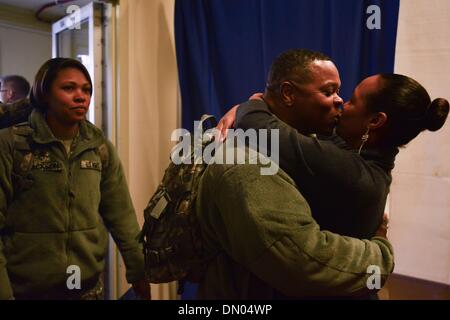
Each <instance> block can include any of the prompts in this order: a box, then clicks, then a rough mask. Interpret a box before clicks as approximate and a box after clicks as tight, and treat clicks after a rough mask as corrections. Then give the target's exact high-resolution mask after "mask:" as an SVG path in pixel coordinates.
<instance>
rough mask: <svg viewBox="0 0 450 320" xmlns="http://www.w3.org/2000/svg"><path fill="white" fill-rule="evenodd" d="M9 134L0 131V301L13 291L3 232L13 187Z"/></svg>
mask: <svg viewBox="0 0 450 320" xmlns="http://www.w3.org/2000/svg"><path fill="white" fill-rule="evenodd" d="M8 131H9V130H8ZM7 133H8V132H7V131H5V130H1V131H0V300H4V299H12V298H13V291H12V287H11V283H10V280H9V277H8V270H7V268H6V265H7V260H6V257H5V255H4V249H5V244H4V243H3V240H2V232H4V231H5V227H6V226H5V224H6V210H7V207H8V199H11V198H12V194H13V187H12V183H11V177H10V175H11V171H12V162H13V160H12V151H11V145H10V143H8V140H10V141H12V138H11V139H8V136H9V135H8V134H7Z"/></svg>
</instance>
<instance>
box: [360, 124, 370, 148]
mask: <svg viewBox="0 0 450 320" xmlns="http://www.w3.org/2000/svg"><path fill="white" fill-rule="evenodd" d="M369 131H370V129H369V127H367V130H366V133H365V134H363V135H362V137H361V145H360V146H359V150H358V154H361V150H362V148H363V146H364V144H365V143H366V142H367V140H369Z"/></svg>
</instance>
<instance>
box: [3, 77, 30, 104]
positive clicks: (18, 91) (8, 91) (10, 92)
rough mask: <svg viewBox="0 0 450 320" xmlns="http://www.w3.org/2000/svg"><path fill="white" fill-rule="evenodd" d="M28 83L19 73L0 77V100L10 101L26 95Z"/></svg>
mask: <svg viewBox="0 0 450 320" xmlns="http://www.w3.org/2000/svg"><path fill="white" fill-rule="evenodd" d="M29 93H30V84H29V83H28V81H27V79H25V78H24V77H22V76H19V75H9V76H4V77H2V78H0V102H2V103H12V102H14V101H17V100H20V99H23V98H26V97H28V94H29Z"/></svg>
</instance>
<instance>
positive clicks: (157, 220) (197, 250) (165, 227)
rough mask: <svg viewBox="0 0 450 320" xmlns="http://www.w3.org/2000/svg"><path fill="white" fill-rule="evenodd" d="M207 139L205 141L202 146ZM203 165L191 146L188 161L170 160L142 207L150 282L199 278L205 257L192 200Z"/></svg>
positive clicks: (205, 264)
mask: <svg viewBox="0 0 450 320" xmlns="http://www.w3.org/2000/svg"><path fill="white" fill-rule="evenodd" d="M209 117H210V116H204V117H203V118H202V120H203V121H205V120H207V119H210V118H209ZM210 142H211V140H210V141H204V142H203V146H202V147H203V148H205V147H206V145H208V144H209V143H210ZM206 167H207V164H205V163H195V161H194V148H192V152H191V164H178V165H176V164H174V163H173V162H172V163H171V164H170V165H169V166H168V168H167V169H166V171H165V174H164V177H163V180H162V182H161V184H160V185H159V187H158V189H157V190H156V192H155V193H154V195H153V196H152V198H151V199H150V201H149V203H148V205H147V208H146V209H145V210H144V218H145V222H144V226H143V229H142V231H141V241H142V242H143V244H144V256H145V271H146V277H147V280H148V281H149V282H151V283H166V282H171V281H174V280H183V281H184V280H188V281H191V282H198V281H200V278H201V276H202V275H203V273H204V270H205V267H206V266H207V261H208V257H207V256H206V255H205V251H204V249H203V241H202V238H201V236H200V229H199V225H198V222H197V215H196V212H195V200H196V198H197V193H198V186H199V182H200V179H201V176H202V174H203V172H204V171H205V169H206Z"/></svg>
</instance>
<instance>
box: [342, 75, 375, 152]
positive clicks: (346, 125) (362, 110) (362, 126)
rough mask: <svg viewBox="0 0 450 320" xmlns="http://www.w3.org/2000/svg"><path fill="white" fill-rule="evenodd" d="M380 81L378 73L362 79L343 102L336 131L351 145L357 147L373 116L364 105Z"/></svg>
mask: <svg viewBox="0 0 450 320" xmlns="http://www.w3.org/2000/svg"><path fill="white" fill-rule="evenodd" d="M380 81H381V80H380V77H379V76H378V75H375V76H371V77H368V78H366V79H364V80H363V81H361V83H360V84H359V85H358V86H357V87H356V88H355V90H354V91H353V95H352V97H351V99H350V101H347V102H346V103H345V104H344V108H343V110H342V115H341V118H340V119H339V122H338V125H337V127H336V133H337V134H338V135H339V136H341V138H343V139H344V140H345V141H346V142H347V144H348V145H349V146H351V147H354V148H358V147H359V146H360V145H361V137H362V136H363V135H364V134H365V133H366V130H367V127H368V125H369V123H370V120H371V119H372V117H373V113H372V112H370V111H369V110H368V109H367V107H366V99H367V97H368V96H369V95H371V94H373V93H375V92H377V91H378V88H379V86H380Z"/></svg>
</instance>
